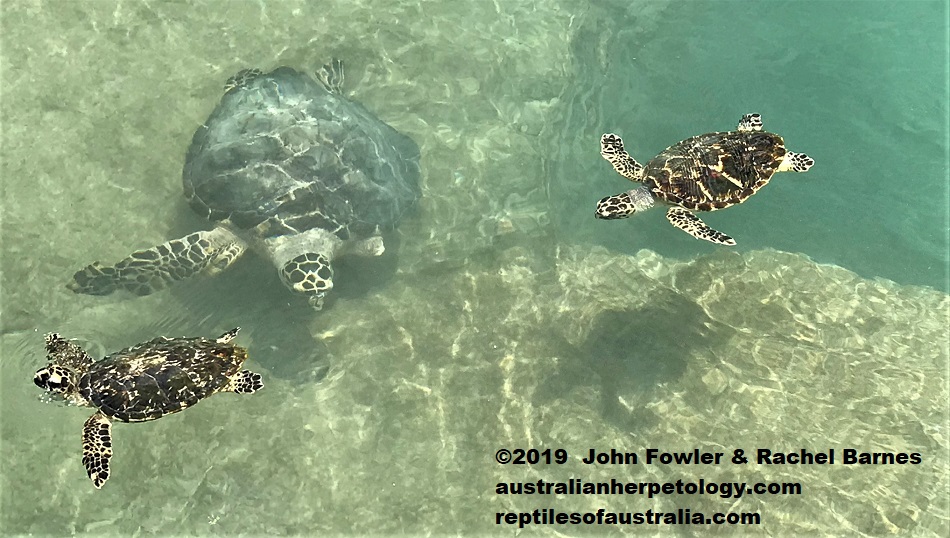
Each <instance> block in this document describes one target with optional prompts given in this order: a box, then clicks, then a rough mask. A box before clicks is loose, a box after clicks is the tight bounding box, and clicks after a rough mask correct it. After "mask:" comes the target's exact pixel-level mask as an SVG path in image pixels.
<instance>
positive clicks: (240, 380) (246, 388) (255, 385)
mask: <svg viewBox="0 0 950 538" xmlns="http://www.w3.org/2000/svg"><path fill="white" fill-rule="evenodd" d="M262 388H264V381H263V380H262V379H261V374H258V373H254V372H252V371H250V370H241V371H240V372H238V373H236V374H234V376H233V377H231V382H230V383H229V384H228V387H227V388H226V389H225V390H230V391H232V392H236V393H238V394H251V393H253V392H257V391H258V390H260V389H262Z"/></svg>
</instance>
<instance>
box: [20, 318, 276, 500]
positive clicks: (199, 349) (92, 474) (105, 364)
mask: <svg viewBox="0 0 950 538" xmlns="http://www.w3.org/2000/svg"><path fill="white" fill-rule="evenodd" d="M237 332H238V329H232V330H230V331H228V332H226V333H224V334H222V335H221V336H220V337H218V338H217V339H215V340H211V339H208V338H164V337H159V338H156V339H154V340H150V341H148V342H145V343H143V344H138V345H136V346H132V347H130V348H127V349H123V350H122V351H119V352H118V353H113V354H112V355H109V356H108V357H106V358H104V359H102V360H99V361H94V360H93V359H92V357H90V356H89V354H87V353H86V352H85V351H84V350H83V349H82V348H81V347H80V346H79V345H77V344H76V343H74V342H70V341H68V340H65V339H63V337H61V336H60V335H58V334H56V333H50V334H48V335H46V352H47V355H48V357H47V359H48V360H49V364H47V365H46V366H45V367H43V368H41V369H39V370H37V372H36V374H35V375H34V376H33V382H34V383H36V385H37V386H39V387H40V388H42V389H45V390H47V391H49V392H52V393H55V394H60V395H62V396H63V397H64V398H66V399H67V400H68V401H70V402H71V403H74V404H77V405H84V406H91V407H95V408H96V409H97V411H96V413H95V414H94V415H92V416H91V417H89V419H88V420H86V423H85V424H84V425H83V429H82V462H83V465H85V466H86V473H87V474H88V475H89V478H90V479H92V483H93V484H94V485H95V486H96V487H97V488H101V487H102V485H103V484H105V482H106V480H108V479H109V459H110V458H112V422H111V420H119V421H122V422H144V421H147V420H155V419H157V418H161V417H163V416H165V415H168V414H171V413H177V412H178V411H181V410H182V409H185V408H186V407H190V406H192V405H194V404H196V403H198V401H200V400H202V399H203V398H207V397H208V396H211V395H212V394H215V393H217V392H228V391H230V392H236V393H239V394H250V393H252V392H255V391H256V390H258V389H260V388H261V387H263V386H264V384H263V383H262V381H261V376H260V375H259V374H255V373H253V372H251V371H249V370H241V366H242V365H243V364H244V360H245V359H247V351H246V350H245V349H244V348H242V347H239V346H236V345H234V344H232V343H231V340H233V339H234V337H235V336H236V335H237Z"/></svg>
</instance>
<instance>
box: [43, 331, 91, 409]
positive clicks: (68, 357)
mask: <svg viewBox="0 0 950 538" xmlns="http://www.w3.org/2000/svg"><path fill="white" fill-rule="evenodd" d="M46 355H47V357H46V358H47V360H48V361H49V364H47V365H46V366H45V367H43V368H40V369H39V370H37V371H36V373H35V374H34V375H33V383H35V384H36V386H37V387H39V388H41V389H43V390H45V391H48V392H51V393H53V394H65V395H68V394H69V393H72V392H74V391H75V390H76V383H77V381H79V377H80V376H81V375H82V373H83V372H84V371H85V370H86V368H88V367H89V365H91V364H92V363H93V360H92V357H90V356H89V354H88V353H86V351H85V350H84V349H83V348H82V347H80V346H79V344H77V343H75V342H70V341H69V340H66V339H65V338H63V337H62V336H60V335H59V334H57V333H49V334H47V335H46Z"/></svg>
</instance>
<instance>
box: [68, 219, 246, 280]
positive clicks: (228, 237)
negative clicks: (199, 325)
mask: <svg viewBox="0 0 950 538" xmlns="http://www.w3.org/2000/svg"><path fill="white" fill-rule="evenodd" d="M244 249H245V245H244V242H243V241H241V240H240V239H238V238H237V236H235V235H234V234H233V233H231V232H230V231H228V230H226V229H224V228H215V229H214V230H211V231H202V232H197V233H193V234H191V235H188V236H186V237H183V238H181V239H173V240H171V241H168V242H167V243H162V244H161V245H158V246H156V247H152V248H149V249H145V250H140V251H138V252H133V253H132V255H130V256H129V257H128V258H125V259H124V260H121V261H120V262H118V263H116V264H115V265H113V266H104V265H102V264H100V263H99V262H96V263H93V264H92V265H89V266H87V267H86V268H85V269H82V270H81V271H77V272H76V274H75V275H73V281H72V282H70V283H69V284H67V287H68V288H69V289H71V290H73V291H74V292H76V293H85V294H88V295H108V294H110V293H113V292H115V291H117V290H126V291H130V292H132V293H134V294H136V295H148V294H150V293H153V292H155V291H158V290H160V289H163V288H165V287H167V286H168V285H169V284H171V283H172V282H175V281H178V280H184V279H186V278H189V277H192V276H195V275H198V274H202V273H204V274H217V273H219V272H221V271H223V270H225V269H227V268H228V267H229V266H230V265H231V264H232V263H234V261H235V260H236V259H237V258H238V257H240V256H241V254H242V253H243V252H244Z"/></svg>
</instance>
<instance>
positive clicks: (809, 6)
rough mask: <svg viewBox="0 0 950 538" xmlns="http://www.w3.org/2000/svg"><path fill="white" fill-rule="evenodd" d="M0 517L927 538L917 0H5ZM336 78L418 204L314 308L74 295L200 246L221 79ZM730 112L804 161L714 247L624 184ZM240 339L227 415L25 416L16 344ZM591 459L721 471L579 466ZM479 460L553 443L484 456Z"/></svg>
mask: <svg viewBox="0 0 950 538" xmlns="http://www.w3.org/2000/svg"><path fill="white" fill-rule="evenodd" d="M0 15H2V21H0V30H2V43H0V44H2V49H0V114H2V115H0V127H2V146H0V178H2V188H3V192H2V204H3V205H2V214H0V219H2V221H0V224H2V235H0V239H2V244H0V254H2V259H0V268H2V280H0V285H2V303H0V306H2V335H0V338H2V339H0V345H2V350H0V351H2V360H3V366H4V368H3V370H2V375H0V413H2V414H0V442H2V445H0V451H2V454H3V458H2V459H0V462H2V463H0V495H2V497H0V508H2V511H0V532H2V533H3V534H5V535H7V534H9V535H26V534H32V535H43V536H46V535H49V536H59V535H66V534H73V533H75V534H84V535H93V536H99V535H123V536H127V535H135V534H155V535H162V536H166V535H167V536H181V535H233V534H238V533H243V534H250V535H283V534H289V535H318V534H319V535H327V534H330V535H367V534H374V535H391V534H396V533H399V534H406V535H422V534H427V535H438V536H442V535H458V534H464V535H486V534H488V535H501V534H510V533H512V532H514V531H516V530H517V526H515V527H511V526H508V525H506V524H501V525H499V524H497V523H496V517H497V515H496V514H498V513H509V512H511V513H522V512H524V513H530V512H532V511H533V510H535V509H547V508H551V509H554V510H557V511H560V512H578V513H585V512H591V513H596V512H597V510H598V509H600V508H604V509H605V510H607V511H615V512H645V511H647V510H653V511H654V512H667V513H670V512H672V513H675V512H676V511H677V510H678V509H680V508H683V509H687V508H688V509H690V510H691V511H692V512H693V513H696V512H704V513H706V514H712V513H714V512H737V513H738V512H746V513H757V514H760V516H761V518H762V519H761V525H759V526H755V527H748V526H696V525H692V526H688V527H687V526H673V525H665V526H656V527H653V526H610V525H591V526H588V525H581V526H572V525H541V524H537V525H534V524H532V525H529V527H528V529H527V532H533V533H537V534H544V535H555V534H558V535H577V534H585V535H587V534H596V535H600V534H609V535H619V534H622V533H628V534H645V535H653V534H661V533H662V534H670V533H673V534H675V535H692V534H706V533H710V534H712V533H717V534H718V533H728V534H742V535H758V534H765V535H771V536H791V535H848V536H884V535H892V534H900V535H912V536H942V535H943V534H944V531H945V529H946V528H947V526H948V524H950V506H948V498H947V495H946V492H947V491H950V449H948V447H950V434H948V432H950V424H948V418H950V415H948V398H950V389H948V382H950V374H948V364H950V350H948V348H950V335H948V331H947V326H948V322H950V298H948V295H947V293H948V291H950V283H948V265H950V247H948V231H950V218H948V211H950V202H948V184H950V177H948V173H950V165H948V157H947V154H948V151H950V143H948V127H947V122H948V102H950V95H948V88H950V84H948V79H947V77H948V74H947V65H948V23H947V16H948V6H947V3H946V2H917V1H914V2H883V1H881V2H874V1H868V2H834V1H829V2H803V1H802V2H771V1H770V2H755V3H752V2H659V1H651V2H620V1H616V2H591V3H577V2H567V1H564V2H558V1H556V0H544V1H528V0H518V1H506V2H497V3H496V2H471V3H460V2H451V1H431V2H423V3H419V2H388V3H380V2H331V3H326V4H324V3H321V4H320V5H319V6H316V5H312V3H308V2H303V1H299V2H294V1H287V2H281V3H279V4H275V3H252V2H222V1H210V2H194V3H189V4H180V3H173V2H169V3H161V2H151V3H147V4H145V3H142V4H138V3H125V2H118V1H115V2H113V1H106V0H101V1H96V2H88V3H78V2H76V3H73V2H26V1H14V2H4V3H3V4H2V5H0ZM331 56H336V57H340V58H343V59H344V60H345V61H346V64H347V79H346V84H345V88H346V90H347V91H348V92H350V94H351V96H352V98H353V99H355V100H358V101H359V102H361V103H363V104H364V105H366V107H367V108H369V109H370V110H372V111H374V112H375V113H376V114H377V115H378V116H380V117H381V118H383V119H384V120H385V121H386V122H388V123H390V124H391V125H392V126H394V127H395V128H397V129H398V130H400V131H402V132H404V133H406V134H408V135H409V136H411V137H412V138H413V139H414V140H415V141H416V142H417V143H418V144H419V146H420V147H421V151H422V168H423V180H422V181H423V197H422V200H421V202H420V205H419V207H418V210H417V211H416V212H415V213H414V214H413V215H411V216H410V217H409V218H407V219H406V220H405V221H404V222H403V223H402V224H401V225H400V227H399V229H398V231H397V233H395V234H393V235H392V236H391V237H387V238H386V240H387V252H386V254H385V255H383V256H382V257H381V258H379V259H359V258H352V259H344V260H340V261H339V263H337V264H336V267H337V275H338V278H337V280H338V282H337V284H338V285H337V288H335V290H334V292H335V297H334V298H333V300H332V301H331V302H330V304H329V305H328V307H327V308H326V309H325V310H324V311H323V312H320V313H315V312H313V311H311V310H310V309H309V308H308V307H307V306H306V304H305V303H304V304H300V301H297V300H296V298H294V297H292V296H291V295H290V294H289V292H287V290H286V289H285V288H284V287H283V286H282V285H281V283H280V281H279V279H278V278H277V275H276V272H275V271H274V269H273V266H272V265H270V264H269V263H268V262H267V261H266V260H264V259H262V258H261V257H259V256H248V259H246V260H242V261H241V262H240V263H238V264H236V266H235V267H234V268H232V269H229V270H228V271H227V272H226V273H224V274H222V275H220V276H218V277H216V278H213V279H204V280H202V279H198V280H195V281H192V282H186V283H182V284H181V285H180V286H177V287H175V288H173V289H169V290H166V291H163V292H160V293H156V294H154V295H151V296H148V297H143V298H134V297H120V296H109V297H89V296H79V295H75V294H73V293H71V292H70V291H69V290H67V289H66V287H65V283H66V282H68V280H69V278H70V276H71V275H72V274H73V272H75V271H76V270H77V269H79V268H81V267H83V266H84V265H86V264H88V263H91V262H92V261H95V260H101V261H103V262H107V263H109V262H114V261H116V260H118V259H120V258H122V257H124V256H126V255H127V254H128V253H129V252H131V251H132V250H134V249H139V248H144V247H149V246H151V245H155V244H158V243H161V242H163V241H165V240H167V239H169V238H173V237H179V236H181V235H184V234H186V233H188V232H190V231H193V230H195V229H200V228H202V227H204V226H206V225H207V224H206V223H205V222H203V221H202V220H201V219H200V218H199V217H197V216H196V215H194V214H192V212H191V211H190V209H189V208H188V207H187V204H186V203H185V202H184V200H183V197H182V195H181V180H180V177H181V167H182V163H183V158H184V154H185V151H186V149H187V147H188V144H189V142H190V140H191V136H192V134H193V133H194V131H195V129H196V128H197V127H198V126H199V125H200V124H201V123H202V122H203V121H204V120H205V118H206V117H207V115H208V114H209V113H210V111H211V110H212V109H213V108H214V106H215V104H216V103H217V102H218V100H219V99H220V96H221V87H222V84H223V83H224V81H225V80H226V79H227V78H228V77H229V76H230V75H232V74H233V73H235V72H236V71H238V70H240V69H242V68H245V67H252V66H254V67H261V68H264V69H267V68H271V67H275V66H278V65H289V66H293V67H295V68H299V69H302V70H313V69H316V68H317V67H318V66H319V65H321V64H322V63H323V62H324V61H326V59H327V58H328V57H331ZM747 112H758V113H760V114H762V116H763V119H764V121H765V126H766V128H767V129H769V130H772V131H774V132H777V133H779V134H781V135H783V136H784V137H785V140H786V142H787V144H788V145H789V147H790V148H791V149H792V150H794V151H801V152H805V153H808V154H809V155H811V156H812V157H814V158H815V160H816V165H815V166H814V168H812V169H811V170H810V171H809V172H808V173H806V174H801V175H796V174H781V175H779V176H777V177H776V178H774V180H773V182H772V183H770V184H769V185H768V186H767V187H766V188H765V189H763V190H762V191H761V192H759V193H757V194H756V195H755V197H753V198H752V199H750V200H749V201H748V202H746V203H744V204H742V205H740V206H737V207H733V208H730V209H728V210H725V211H721V212H715V213H712V214H706V215H704V216H703V218H704V220H705V221H706V222H707V223H708V224H710V225H711V226H713V227H715V228H716V229H719V230H722V231H723V232H725V233H728V234H729V235H731V236H732V237H734V238H735V239H736V240H737V242H738V245H737V246H736V247H733V248H725V247H717V246H714V245H711V244H705V243H701V242H699V241H696V240H694V239H692V238H690V237H689V236H687V235H686V234H683V233H682V232H680V231H678V230H676V229H675V228H673V227H672V226H670V225H669V224H668V223H667V221H666V219H665V218H664V216H663V211H662V210H660V209H655V210H652V211H650V212H647V213H644V214H642V215H637V216H635V217H634V218H631V219H628V220H622V221H599V220H595V219H594V218H593V207H594V203H595V202H596V201H597V200H598V199H599V198H601V197H602V196H606V195H609V194H614V193H616V192H621V191H623V190H626V189H629V188H630V184H629V183H628V182H627V181H626V180H624V179H623V178H621V177H619V176H618V175H616V174H615V173H614V172H613V171H612V170H611V168H610V166H609V164H608V163H606V162H605V161H604V160H603V159H601V158H600V156H599V154H598V140H599V137H600V135H601V134H602V133H604V132H615V133H618V134H620V135H622V136H623V137H624V140H625V141H626V143H627V147H628V150H630V151H631V153H632V154H633V155H634V156H635V157H636V158H637V159H639V160H640V161H641V162H646V161H647V160H648V159H649V158H650V157H651V156H653V155H655V154H656V153H658V152H659V151H661V150H662V149H663V148H665V147H667V146H668V145H670V144H672V143H674V142H676V141H678V140H680V139H682V138H685V137H688V136H691V135H694V134H698V133H701V132H706V131H714V130H726V129H731V128H733V127H734V126H735V124H736V122H737V121H738V119H739V117H740V116H741V115H742V114H744V113H747ZM237 325H239V326H241V327H243V329H242V332H241V335H240V337H239V339H238V342H239V343H240V344H241V345H244V346H247V347H248V349H249V353H250V356H251V359H250V361H249V363H248V367H250V368H252V369H255V370H257V371H260V372H262V373H263V374H264V377H265V384H266V385H265V389H264V390H262V391H261V392H259V393H257V394H254V395H247V396H242V397H238V396H235V395H220V396H215V397H213V398H210V399H209V400H207V401H206V402H202V403H201V404H200V405H198V406H196V407H195V408H194V409H189V410H188V411H187V412H185V413H181V414H178V415H174V416H169V417H166V418H163V419H162V420H159V421H156V422H149V423H145V424H132V425H127V424H118V425H116V426H115V427H114V429H113V438H114V441H115V453H116V455H115V457H114V458H113V460H112V461H113V476H112V478H111V479H110V480H109V482H108V483H107V484H106V486H105V487H104V488H103V489H102V490H99V491H97V490H95V489H94V488H93V487H92V484H91V483H90V482H89V480H88V479H87V478H86V477H85V476H84V474H85V473H84V470H83V467H82V464H81V461H80V460H81V447H80V442H79V440H80V438H79V434H80V429H81V425H82V422H83V421H84V420H85V419H86V418H87V417H88V416H89V415H90V414H91V410H89V409H82V408H76V407H63V406H60V405H56V404H54V403H50V402H46V401H43V400H41V398H40V395H39V390H38V389H37V388H36V387H35V386H33V384H32V383H31V382H30V378H31V376H32V375H33V372H34V371H35V370H36V369H37V368H39V367H40V366H42V365H43V363H44V361H43V350H42V335H43V333H45V332H48V331H59V332H62V333H63V334H64V335H66V336H67V337H71V338H76V339H78V340H79V341H81V342H83V343H84V344H85V345H87V347H88V348H89V349H90V351H91V352H92V353H93V354H95V355H97V356H102V355H104V354H105V353H108V352H111V351H115V350H117V349H120V348H121V347H124V346H127V345H131V344H134V343H137V342H140V341H143V340H146V339H150V338H152V337H154V336H157V335H159V334H165V335H175V336H178V335H188V336H196V335H205V336H211V335H216V334H220V333H221V332H223V331H224V330H226V329H229V328H231V327H233V326H237ZM591 447H596V448H598V449H603V450H607V451H609V449H610V448H617V449H620V450H623V451H630V452H635V453H637V454H638V455H639V456H640V457H641V458H644V457H645V455H646V453H647V450H648V449H650V448H659V449H662V450H664V451H680V452H687V451H692V450H694V449H700V450H703V451H708V452H723V453H725V454H726V457H725V458H724V460H723V462H722V463H721V464H719V465H708V466H706V465H703V466H675V465H653V464H646V463H645V462H644V461H642V460H641V461H640V463H639V464H637V465H632V466H588V465H584V464H583V463H581V462H580V460H579V458H580V457H581V456H582V455H584V454H586V453H587V452H588V451H589V449H590V448H591ZM500 448H510V449H516V448H538V449H546V448H550V449H552V450H556V449H560V448H562V449H565V450H567V451H568V452H569V453H570V455H571V459H570V461H568V462H567V463H566V464H564V465H536V466H535V465H523V466H521V465H499V464H498V463H496V462H495V461H494V459H493V458H494V456H495V453H496V451H497V450H499V449H500ZM738 448H741V449H744V450H745V451H746V452H747V453H752V452H754V450H755V449H757V448H768V449H772V450H774V451H784V452H793V451H794V452H797V451H799V450H800V449H803V448H804V449H807V450H809V451H812V452H818V451H827V450H828V449H831V448H834V449H835V450H836V452H837V454H838V459H839V460H840V458H841V457H842V454H843V450H844V449H846V448H856V449H858V450H860V451H866V452H892V453H899V452H904V453H914V452H916V453H919V454H920V456H921V460H922V461H921V463H920V464H918V465H868V466H851V465H843V464H841V463H840V462H839V463H836V464H835V465H833V466H821V465H810V466H809V465H788V466H779V465H760V464H757V463H750V464H745V465H741V464H735V463H733V462H731V461H729V460H730V456H731V455H732V453H733V450H734V449H738ZM572 478H577V479H581V480H584V481H590V482H599V481H608V482H609V481H610V480H611V479H615V480H620V481H624V482H658V483H663V482H674V483H675V482H676V481H677V480H684V481H698V480H700V479H703V480H704V481H705V482H707V483H709V482H716V483H722V482H748V483H753V482H777V483H783V482H789V483H791V482H796V483H800V484H801V485H802V488H803V491H802V494H801V495H778V496H769V495H752V494H749V495H743V496H742V497H741V498H723V497H721V496H719V495H686V494H682V495H677V494H673V495H661V496H658V497H655V498H648V497H647V496H643V495H609V494H603V493H601V494H593V495H563V496H554V495H550V496H540V495H500V494H498V493H496V487H497V484H498V483H500V482H509V483H510V482H534V483H537V481H538V480H544V481H548V482H558V481H562V482H563V481H568V480H569V479H572Z"/></svg>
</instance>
